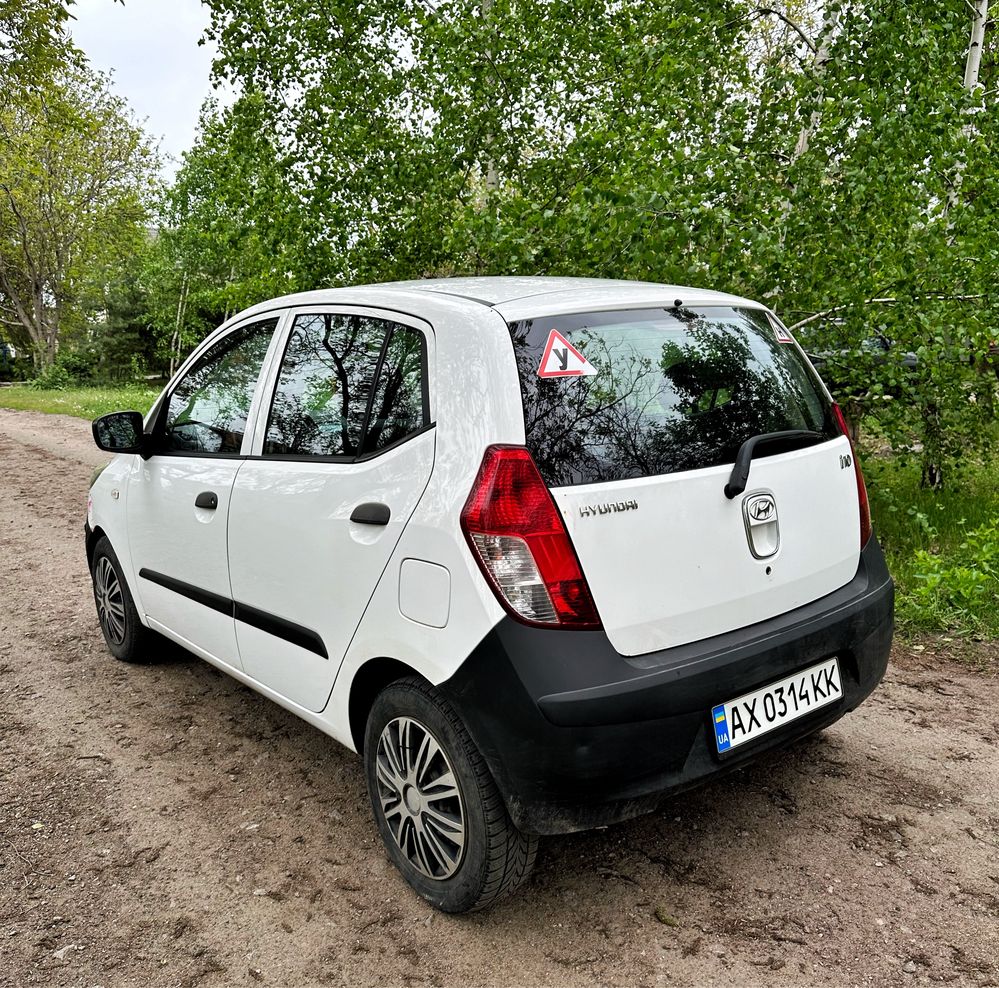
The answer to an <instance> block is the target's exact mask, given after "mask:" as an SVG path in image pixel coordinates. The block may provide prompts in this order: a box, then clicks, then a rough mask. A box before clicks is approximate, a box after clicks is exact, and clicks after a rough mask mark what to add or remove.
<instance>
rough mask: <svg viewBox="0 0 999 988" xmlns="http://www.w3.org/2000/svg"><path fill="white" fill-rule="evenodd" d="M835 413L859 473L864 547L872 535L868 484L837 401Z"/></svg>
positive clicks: (861, 542) (861, 536)
mask: <svg viewBox="0 0 999 988" xmlns="http://www.w3.org/2000/svg"><path fill="white" fill-rule="evenodd" d="M833 415H834V416H835V418H836V422H837V423H838V424H839V427H840V430H841V431H842V433H843V435H844V436H846V438H847V439H849V440H850V453H851V454H852V456H853V467H854V470H855V471H856V473H857V500H858V501H859V502H860V548H861V549H863V548H864V546H865V545H867V540H868V539H869V538H870V537H871V505H870V502H869V501H868V500H867V485H866V484H865V483H864V475H863V473H861V470H860V460H858V459H857V451H856V450H855V449H854V448H853V440H852V439H850V427H849V426H848V425H847V424H846V416H844V415H843V409H842V408H840V407H839V405H837V404H835V403H833Z"/></svg>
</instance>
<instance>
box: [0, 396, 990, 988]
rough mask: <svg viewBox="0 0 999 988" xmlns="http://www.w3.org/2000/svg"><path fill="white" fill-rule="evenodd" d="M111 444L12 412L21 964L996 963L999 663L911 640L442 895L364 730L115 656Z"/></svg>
mask: <svg viewBox="0 0 999 988" xmlns="http://www.w3.org/2000/svg"><path fill="white" fill-rule="evenodd" d="M95 461H96V462H100V461H101V456H100V453H99V452H98V451H96V450H95V449H94V448H93V447H92V445H90V438H89V425H88V424H87V423H80V422H78V421H77V420H69V419H63V418H62V417H58V416H51V417H49V416H41V415H31V414H25V415H19V414H17V413H9V412H4V413H0V574H2V576H0V580H2V584H0V751H2V757H0V864H2V867H0V984H4V983H9V984H11V985H50V984H52V985H55V984H66V985H76V984H90V985H93V984H103V985H107V986H112V985H114V986H116V985H133V984H134V985H159V984H163V985H173V984H179V985H223V984H247V985H256V984H261V983H262V984H289V985H290V984H360V985H367V984H370V985H375V984H421V983H426V984H431V985H451V984H457V983H462V984H469V985H477V984H482V985H486V984H488V985H511V986H512V985H523V984H543V985H597V984H607V985H642V984H648V985H653V984H662V983H664V982H669V983H677V984H711V983H717V984H730V983H740V984H746V985H755V984H760V985H781V986H784V985H787V986H790V985H797V984H800V983H802V982H803V981H807V982H808V983H812V984H830V985H832V984H870V985H883V984H888V985H908V984H919V983H927V984H929V983H931V982H932V983H936V982H945V983H954V984H969V985H988V984H996V983H997V982H999V969H997V967H996V957H997V955H999V934H997V930H999V815H997V814H999V807H997V805H996V799H997V797H996V793H997V792H999V765H997V758H996V748H995V721H996V720H999V713H997V712H996V704H997V701H999V685H997V682H996V679H995V678H994V677H989V676H986V675H979V674H975V673H971V672H969V671H967V670H966V669H964V668H963V667H960V666H958V665H956V664H954V663H952V662H949V661H948V660H947V658H946V656H943V655H939V656H930V655H923V656H922V657H914V656H913V655H912V654H911V653H905V652H899V654H898V656H897V664H896V665H895V666H894V667H893V668H892V669H891V670H890V672H889V676H888V678H887V680H886V683H885V684H884V686H883V687H882V688H881V689H880V690H879V691H877V692H876V693H875V694H874V695H873V696H872V697H871V699H870V701H869V702H868V703H867V704H865V706H863V707H862V708H860V709H859V710H857V711H855V712H854V713H853V714H852V715H850V716H849V717H847V718H846V719H845V720H843V721H841V722H840V723H839V724H838V725H836V726H835V727H834V728H832V729H830V730H828V731H826V732H825V733H824V734H822V735H820V736H819V737H817V738H815V739H812V740H811V741H809V742H807V743H805V744H802V745H799V746H798V747H797V748H795V749H793V750H791V751H788V752H784V753H779V754H776V755H774V756H772V757H770V758H768V759H766V760H764V761H763V762H761V763H759V764H758V765H756V766H754V767H752V768H750V769H747V770H744V771H741V772H738V773H736V774H734V775H732V776H730V777H728V778H726V779H724V780H720V781H719V782H717V783H715V784H713V785H711V786H709V787H707V788H704V789H701V790H698V791H696V792H693V793H688V794H685V795H683V796H680V797H677V798H676V799H674V800H672V801H670V802H669V803H668V804H666V805H665V806H664V807H663V808H662V809H661V810H660V811H659V812H658V813H656V814H652V815H650V816H648V817H645V818H642V819H640V820H636V821H633V822H631V823H628V824H624V825H621V826H618V827H613V828H609V829H607V830H604V831H598V832H594V833H588V834H580V835H573V836H571V837H566V838H560V839H550V840H547V841H545V842H544V843H543V844H542V853H541V860H540V862H539V866H538V868H537V871H536V873H535V877H534V879H533V881H532V882H531V883H530V884H529V886H528V887H527V888H526V889H525V890H524V892H523V893H522V894H521V895H520V896H518V897H517V898H515V899H513V900H511V901H509V902H507V903H504V904H502V905H501V906H500V907H498V908H497V909H495V910H493V911H492V912H490V913H488V914H485V915H476V916H472V917H464V918H458V919H453V918H446V917H443V916H441V915H439V914H437V913H435V912H434V911H433V910H431V909H430V908H429V907H427V906H425V905H424V904H423V903H422V902H419V901H417V900H416V899H415V898H414V897H413V896H412V895H411V894H410V893H409V891H408V889H407V888H406V887H405V886H404V885H403V883H402V881H401V879H399V878H398V877H397V876H396V875H395V873H394V872H393V871H392V869H391V868H390V866H389V865H388V862H387V860H386V858H385V856H384V854H383V852H382V850H381V848H380V846H379V844H378V842H377V834H376V831H375V828H374V825H373V822H372V821H371V817H370V809H369V807H368V804H367V796H366V793H365V789H364V782H363V776H362V772H361V769H360V765H359V763H358V761H357V759H356V757H355V756H354V755H352V754H351V753H349V752H347V751H345V750H344V749H342V748H340V747H339V746H338V745H336V744H335V742H333V741H331V740H329V739H327V738H326V737H325V736H323V735H322V734H320V733H319V732H317V731H315V730H314V729H312V728H310V727H309V726H308V725H305V724H303V723H301V722H299V721H297V720H296V719H295V718H293V717H292V716H291V715H290V714H287V713H286V712H285V711H283V710H281V709H280V708H278V707H277V706H276V705H274V704H272V703H270V702H269V701H267V700H265V699H263V698H262V697H259V696H257V695H256V694H254V693H253V692H252V691H250V690H248V689H246V688H244V687H242V686H240V685H239V684H237V683H235V682H234V681H233V680H230V679H229V678H228V677H226V676H224V675H223V674H222V673H220V672H218V671H216V670H214V669H213V668H211V667H209V666H207V665H205V664H204V663H201V662H199V661H198V660H196V659H194V658H189V657H186V656H185V655H184V654H183V653H181V652H179V651H178V650H176V649H174V648H173V647H172V646H167V645H164V647H163V649H162V650H161V653H160V655H159V656H158V659H157V661H156V662H155V663H153V664H151V665H148V666H136V667H128V666H123V665H120V664H117V663H115V662H114V661H113V660H112V659H111V658H110V656H108V655H107V653H106V651H105V650H104V648H103V643H102V641H101V639H100V634H99V630H98V628H97V624H96V620H95V618H94V615H93V603H92V598H91V596H90V589H89V578H88V576H87V573H86V567H85V561H84V558H83V544H82V541H83V540H82V524H83V505H84V499H85V488H86V483H87V480H88V478H89V474H90V469H91V466H92V465H93V464H94V462H95ZM36 824H37V825H38V826H37V827H36ZM77 948H82V949H77Z"/></svg>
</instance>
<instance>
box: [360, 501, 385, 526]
mask: <svg viewBox="0 0 999 988" xmlns="http://www.w3.org/2000/svg"><path fill="white" fill-rule="evenodd" d="M391 517H392V512H391V511H389V506H388V505H387V504H379V503H378V502H377V501H366V502H365V503H364V504H359V505H358V506H357V507H356V508H354V510H353V511H352V512H351V513H350V520H351V521H354V522H357V523H358V524H360V525H387V524H388V523H389V518H391Z"/></svg>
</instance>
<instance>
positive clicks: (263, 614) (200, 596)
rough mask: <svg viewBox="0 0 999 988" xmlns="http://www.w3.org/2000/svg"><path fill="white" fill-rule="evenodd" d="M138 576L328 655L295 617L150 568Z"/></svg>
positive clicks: (317, 636)
mask: <svg viewBox="0 0 999 988" xmlns="http://www.w3.org/2000/svg"><path fill="white" fill-rule="evenodd" d="M139 576H140V577H141V578H142V579H143V580H148V581H149V582H150V583H155V584H157V585H158V586H161V587H165V588H166V589H167V590H172V591H173V592H174V593H178V594H180V595H181V596H182V597H187V598H188V599H189V600H193V601H195V602H196V603H198V604H203V605H204V606H205V607H210V608H211V609H212V610H213V611H219V612H220V613H222V614H228V615H229V616H230V617H232V618H235V620H237V621H242V622H243V624H248V625H250V626H251V627H253V628H257V629H259V630H260V631H265V632H267V634H269V635H274V636H275V637H277V638H283V639H284V640H285V641H287V642H291V644H292V645H297V646H298V647H299V648H304V649H306V650H307V651H309V652H314V653H315V654H316V655H319V656H322V658H324V659H329V653H328V652H327V651H326V645H325V644H324V643H323V640H322V638H320V637H319V635H318V634H316V632H314V631H313V630H312V629H311V628H304V627H302V625H300V624H295V622H294V621H288V620H286V619H285V618H282V617H278V616H277V615H276V614H270V613H268V612H267V611H262V610H260V608H258V607H251V606H250V605H249V604H241V603H240V602H239V601H238V600H231V599H230V598H229V597H223V596H222V595H221V594H217V593H212V592H211V591H210V590H202V589H201V587H196V586H193V585H192V584H190V583H185V582H184V581H183V580H175V579H174V578H173V577H172V576H166V575H164V574H163V573H156V572H154V571H153V570H151V569H140V570H139Z"/></svg>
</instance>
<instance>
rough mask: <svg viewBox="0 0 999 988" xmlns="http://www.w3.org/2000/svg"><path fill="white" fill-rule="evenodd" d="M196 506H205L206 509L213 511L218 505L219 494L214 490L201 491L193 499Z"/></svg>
mask: <svg viewBox="0 0 999 988" xmlns="http://www.w3.org/2000/svg"><path fill="white" fill-rule="evenodd" d="M194 506H195V507H196V508H205V509H206V510H207V511H214V510H215V509H216V508H217V507H218V506H219V496H218V494H216V493H215V492H214V491H202V492H201V493H200V494H199V495H198V496H197V497H196V498H195V499H194Z"/></svg>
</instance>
